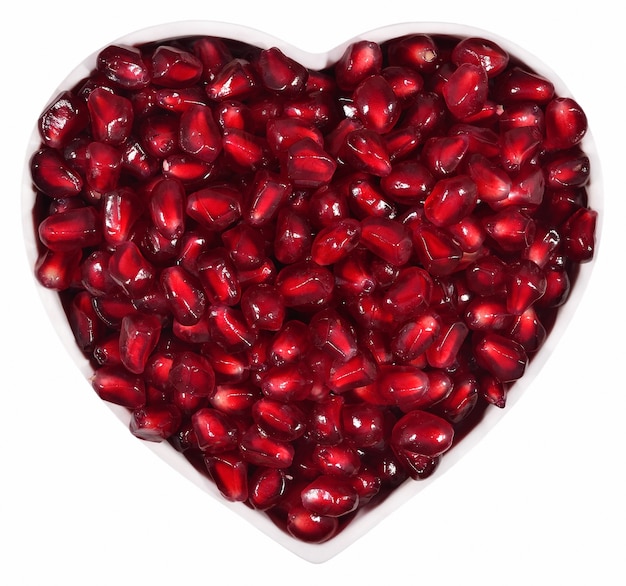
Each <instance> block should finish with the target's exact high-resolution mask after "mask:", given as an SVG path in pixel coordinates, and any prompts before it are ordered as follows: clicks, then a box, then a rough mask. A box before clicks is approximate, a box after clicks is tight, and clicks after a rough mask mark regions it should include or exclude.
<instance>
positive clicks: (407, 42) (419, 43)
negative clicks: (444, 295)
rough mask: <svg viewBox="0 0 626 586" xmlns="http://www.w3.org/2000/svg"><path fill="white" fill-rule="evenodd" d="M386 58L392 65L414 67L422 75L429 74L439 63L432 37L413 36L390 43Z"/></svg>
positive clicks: (423, 35) (437, 52) (435, 44)
mask: <svg viewBox="0 0 626 586" xmlns="http://www.w3.org/2000/svg"><path fill="white" fill-rule="evenodd" d="M388 57H389V62H390V63H391V64H392V65H405V66H407V67H414V68H415V69H417V70H418V71H419V72H421V73H422V74H430V73H433V72H434V71H435V69H436V67H437V65H438V63H439V49H438V47H437V43H436V42H435V40H434V38H433V37H432V36H430V35H426V34H413V35H408V36H406V37H404V38H400V39H396V40H394V41H392V42H390V44H389V48H388Z"/></svg>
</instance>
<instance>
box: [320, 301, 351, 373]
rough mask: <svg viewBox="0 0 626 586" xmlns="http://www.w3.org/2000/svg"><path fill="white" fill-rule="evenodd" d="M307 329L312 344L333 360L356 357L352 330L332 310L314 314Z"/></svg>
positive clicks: (346, 322) (341, 317) (349, 325)
mask: <svg viewBox="0 0 626 586" xmlns="http://www.w3.org/2000/svg"><path fill="white" fill-rule="evenodd" d="M309 328H310V335H311V338H312V342H313V344H314V345H315V346H316V347H317V348H320V349H322V350H324V351H325V352H328V353H329V354H331V355H332V357H333V358H334V359H337V360H341V361H346V360H350V359H351V358H353V357H354V356H355V355H356V353H357V351H358V348H357V339H356V334H355V332H354V329H353V328H352V326H351V324H350V323H349V322H348V321H347V320H346V319H345V318H343V316H342V315H341V314H340V313H339V312H337V311H335V310H334V309H323V310H322V311H319V312H317V313H316V314H314V315H313V317H312V318H311V321H310V322H309Z"/></svg>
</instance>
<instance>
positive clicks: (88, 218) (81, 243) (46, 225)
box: [38, 207, 102, 252]
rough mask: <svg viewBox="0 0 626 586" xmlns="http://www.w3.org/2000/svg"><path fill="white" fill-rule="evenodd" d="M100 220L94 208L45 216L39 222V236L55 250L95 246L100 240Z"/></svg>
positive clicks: (77, 209) (48, 246) (46, 244)
mask: <svg viewBox="0 0 626 586" xmlns="http://www.w3.org/2000/svg"><path fill="white" fill-rule="evenodd" d="M101 222H102V220H101V218H100V215H99V214H98V212H97V211H96V210H95V208H92V207H82V208H76V209H73V210H68V211H66V212H62V213H58V214H53V215H51V216H48V217H47V218H45V219H44V220H43V221H42V222H41V224H39V228H38V232H39V238H40V240H41V242H42V243H43V244H44V245H45V246H46V247H47V248H49V249H51V250H54V251H57V252H63V251H69V250H75V249H80V248H87V247H91V246H97V245H98V244H99V243H100V242H101V241H102V225H101Z"/></svg>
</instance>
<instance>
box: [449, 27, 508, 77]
mask: <svg viewBox="0 0 626 586" xmlns="http://www.w3.org/2000/svg"><path fill="white" fill-rule="evenodd" d="M450 57H451V59H452V61H453V62H454V63H455V64H456V65H461V63H473V64H474V65H480V66H481V67H482V68H483V69H484V70H485V72H486V73H487V76H488V77H490V78H491V77H495V76H496V75H498V74H500V73H502V72H503V71H504V70H505V69H506V67H507V65H508V64H509V55H508V53H507V52H506V51H505V50H504V49H502V47H500V46H499V45H497V44H496V43H494V42H493V41H490V40H488V39H482V38H479V37H469V38H466V39H463V40H461V41H460V42H459V43H457V44H456V45H455V47H454V49H453V50H452V54H451V55H450Z"/></svg>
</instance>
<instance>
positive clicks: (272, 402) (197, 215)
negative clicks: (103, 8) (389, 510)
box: [30, 34, 597, 543]
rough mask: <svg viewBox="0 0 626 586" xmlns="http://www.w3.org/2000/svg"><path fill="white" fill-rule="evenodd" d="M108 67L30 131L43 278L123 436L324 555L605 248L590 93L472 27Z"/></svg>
mask: <svg viewBox="0 0 626 586" xmlns="http://www.w3.org/2000/svg"><path fill="white" fill-rule="evenodd" d="M96 61H97V63H96V67H95V69H94V70H93V71H92V72H91V73H90V74H89V76H87V77H85V78H84V79H83V80H81V81H80V82H79V83H77V84H76V85H75V87H74V89H71V90H67V91H64V92H62V93H61V94H60V95H59V96H58V97H57V98H55V99H54V100H53V101H52V102H51V103H50V105H49V106H48V107H47V108H46V109H45V110H44V112H43V113H42V114H41V116H40V118H39V120H38V129H39V134H40V145H39V147H38V148H37V150H36V152H35V154H34V155H33V157H32V158H31V162H30V171H31V178H32V182H33V188H34V190H35V192H36V194H37V203H36V206H35V208H34V210H33V212H34V218H35V219H36V221H37V222H38V228H37V229H38V236H39V240H40V244H41V245H42V246H41V247H40V250H39V254H38V258H37V261H36V264H35V267H34V269H35V275H36V277H37V279H38V280H39V281H40V283H41V284H42V285H43V286H46V287H48V288H50V289H52V290H55V291H59V292H62V299H61V300H62V302H63V304H64V307H65V308H66V310H67V317H68V321H69V325H70V327H71V330H72V333H73V335H74V337H75V340H76V344H77V346H78V347H79V349H80V350H81V351H82V352H83V353H84V354H85V356H86V358H87V359H88V360H89V361H90V362H91V363H92V364H94V366H95V367H96V372H95V374H94V376H93V378H92V386H93V388H94V389H95V390H96V391H97V393H98V394H99V395H100V396H101V397H102V398H103V399H104V400H108V401H110V402H112V403H116V404H118V405H120V406H123V407H125V408H126V409H129V410H130V411H131V424H130V429H131V432H132V433H134V434H135V435H136V436H138V437H139V438H142V439H145V440H148V441H164V440H165V441H167V442H168V443H169V444H171V445H172V446H173V447H174V449H176V450H177V451H179V452H181V453H184V455H185V457H186V458H187V459H188V460H189V462H190V463H192V464H193V465H194V466H196V468H198V470H199V471H200V472H203V473H204V474H206V475H207V477H208V478H209V479H211V480H212V481H213V482H214V483H215V485H216V487H217V489H218V490H219V491H220V492H221V494H222V495H223V496H224V498H226V499H228V500H231V501H239V502H242V503H245V505H246V506H249V507H251V508H253V509H256V510H258V511H264V512H266V514H267V515H268V517H269V518H270V519H271V520H272V521H273V522H274V523H276V524H277V525H278V526H279V527H280V528H281V529H283V530H284V531H285V532H287V533H288V534H289V535H291V536H293V537H295V538H297V539H302V540H305V541H308V542H311V543H321V542H324V541H327V540H329V539H331V538H333V537H334V536H335V535H337V533H338V532H340V531H341V530H342V529H343V528H344V527H345V526H346V525H347V524H348V523H349V522H350V521H351V520H352V519H353V517H354V514H355V513H356V512H357V510H358V509H360V508H362V507H363V506H365V505H366V504H367V503H371V504H372V505H374V506H375V505H376V503H377V502H379V501H380V500H382V499H385V498H387V497H388V496H389V494H390V493H391V491H393V490H394V489H395V488H396V487H398V486H399V485H400V484H401V483H402V482H404V481H405V480H407V479H409V478H410V479H414V480H421V479H424V478H427V477H428V476H430V475H431V474H433V472H434V471H435V470H436V469H437V467H438V464H439V462H440V459H441V457H442V455H443V454H444V453H445V452H446V451H447V450H448V449H449V448H450V447H451V446H452V444H453V443H454V441H455V433H456V432H457V431H461V433H462V435H464V434H465V433H466V432H468V431H471V429H472V428H473V427H474V426H475V425H476V424H477V422H478V421H479V420H480V419H481V417H482V413H483V408H485V407H488V406H490V405H491V406H496V407H497V408H502V407H504V406H505V404H506V399H507V394H508V392H509V389H510V388H511V385H512V384H513V382H514V381H516V380H517V379H518V378H520V377H521V376H523V374H524V372H525V369H526V365H527V364H528V362H529V361H530V360H531V358H532V357H533V356H534V354H535V353H536V352H537V351H538V350H540V349H541V347H542V345H543V343H544V341H545V340H546V338H547V336H548V333H549V331H550V328H551V326H552V324H553V323H554V320H555V317H556V315H557V311H558V310H559V308H560V307H561V305H562V304H563V303H564V302H565V301H566V300H567V298H568V296H569V294H570V291H571V287H572V286H573V283H574V280H573V278H572V277H573V276H574V275H575V274H576V270H577V267H578V264H580V263H582V262H587V261H589V260H591V259H592V257H593V254H594V246H595V228H596V221H597V212H595V211H594V210H592V209H591V208H590V207H589V205H588V199H589V195H590V194H589V193H588V190H587V187H588V184H589V182H590V178H591V169H590V160H589V157H588V156H587V155H586V153H585V152H583V150H582V148H581V147H582V139H583V138H584V137H585V135H586V133H587V120H586V116H585V114H584V112H583V111H582V109H581V107H580V105H579V104H577V103H576V102H575V101H574V100H573V99H571V98H565V97H561V96H559V95H557V94H556V91H555V87H554V85H553V84H552V82H551V81H550V80H547V79H545V78H543V77H541V76H540V75H537V74H535V73H534V72H533V71H531V70H529V69H528V68H527V67H526V66H525V64H524V63H522V62H521V61H520V60H519V59H518V58H516V57H514V56H512V55H511V56H509V55H508V54H507V52H506V51H504V50H503V49H502V48H501V47H499V46H498V45H497V44H495V43H493V42H492V41H490V40H488V39H482V38H479V37H466V38H461V37H453V36H442V35H441V36H440V35H434V36H433V35H425V34H410V35H406V36H404V37H401V38H396V39H391V40H389V41H386V42H384V43H382V44H378V43H376V42H371V41H366V40H363V41H357V42H354V43H352V44H351V45H350V46H348V47H347V48H346V49H345V51H344V52H343V54H342V55H341V56H340V58H339V60H338V62H336V63H334V64H329V65H328V66H327V67H326V68H325V69H322V70H319V71H313V70H310V69H308V68H307V67H305V66H303V65H302V64H300V63H298V62H297V61H295V60H294V59H292V58H290V57H288V56H287V55H286V54H285V53H283V52H282V51H281V50H280V49H278V48H276V47H268V48H260V47H253V46H251V45H247V44H246V43H239V42H233V41H231V40H227V39H221V38H218V37H203V36H194V37H187V38H178V39H170V40H169V41H163V42H158V43H157V42H155V43H146V44H141V45H137V46H132V47H131V46H129V47H125V46H118V45H112V46H110V47H107V48H106V49H104V50H103V51H101V52H100V54H99V55H98V57H97V60H96ZM157 339H158V340H157ZM198 464H204V467H205V471H203V470H202V469H201V466H198ZM335 515H336V516H335Z"/></svg>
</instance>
